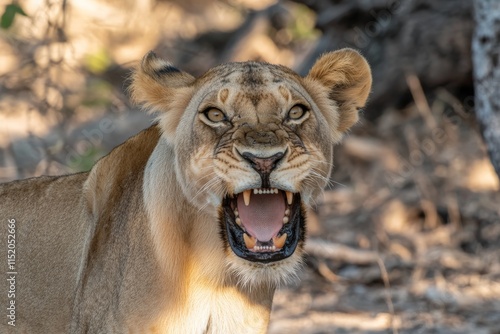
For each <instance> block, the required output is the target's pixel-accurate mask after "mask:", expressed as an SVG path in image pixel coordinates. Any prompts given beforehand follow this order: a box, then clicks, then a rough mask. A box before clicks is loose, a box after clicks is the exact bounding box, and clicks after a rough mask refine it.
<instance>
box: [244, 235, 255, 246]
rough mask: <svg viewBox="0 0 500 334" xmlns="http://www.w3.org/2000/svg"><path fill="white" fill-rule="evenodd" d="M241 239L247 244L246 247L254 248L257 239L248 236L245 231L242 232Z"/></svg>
mask: <svg viewBox="0 0 500 334" xmlns="http://www.w3.org/2000/svg"><path fill="white" fill-rule="evenodd" d="M243 240H244V241H245V246H247V248H248V249H252V248H254V247H255V244H256V243H257V239H255V238H254V237H251V236H249V235H248V234H246V233H243Z"/></svg>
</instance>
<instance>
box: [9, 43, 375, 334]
mask: <svg viewBox="0 0 500 334" xmlns="http://www.w3.org/2000/svg"><path fill="white" fill-rule="evenodd" d="M370 85H371V77H370V70H369V67H368V65H367V64H366V61H365V60H364V59H363V58H362V57H361V56H360V55H359V54H358V53H356V52H355V51H352V50H341V51H337V52H333V53H329V54H326V55H324V56H323V57H322V58H320V59H319V60H318V61H317V63H316V64H315V65H314V67H313V68H312V69H311V72H310V74H309V75H308V76H307V77H305V78H302V77H300V76H298V75H297V74H295V73H294V72H292V71H291V70H289V69H287V68H285V67H281V66H276V65H269V64H265V63H253V62H249V63H231V64H226V65H221V66H219V67H216V68H214V69H212V70H210V71H208V72H207V73H206V74H205V75H203V76H202V77H200V78H198V79H195V78H193V77H192V76H190V75H189V74H186V73H184V72H181V71H179V70H177V69H175V68H173V67H172V65H170V64H169V63H167V62H165V61H163V60H161V59H159V58H158V57H156V56H155V55H154V54H152V53H150V54H148V55H147V56H146V57H145V59H144V60H143V62H142V64H141V66H139V68H138V69H137V71H136V72H135V73H134V75H133V79H132V85H131V94H132V97H133V99H134V100H135V101H137V102H140V103H142V104H144V105H145V108H146V109H147V110H149V111H152V112H156V113H157V115H158V124H157V125H154V126H152V127H151V128H149V129H147V130H145V131H143V132H141V133H140V134H138V135H137V136H135V137H133V138H131V139H129V140H128V141H126V142H125V143H124V144H122V145H121V146H119V147H117V148H116V149H114V150H113V151H112V152H111V153H110V154H109V155H107V156H106V157H104V158H103V159H101V160H100V161H99V162H98V163H97V164H96V165H95V166H94V167H93V168H92V170H91V171H90V172H87V173H80V174H74V175H69V176H61V177H41V178H34V179H29V180H25V181H16V182H12V183H8V184H3V185H0V219H1V222H2V225H1V226H2V228H1V229H0V249H1V250H0V257H1V258H2V259H4V261H5V259H6V258H7V236H6V234H7V228H6V227H5V226H6V224H7V220H8V219H15V220H16V226H17V229H16V254H17V255H16V256H17V257H16V268H15V269H16V271H17V275H16V287H17V290H16V299H15V300H16V307H17V308H16V327H11V326H9V325H7V324H6V320H5V315H6V311H5V306H6V305H8V303H9V299H8V298H7V293H6V291H7V290H8V286H7V283H6V281H5V279H4V280H2V282H3V283H2V284H1V285H0V287H1V290H2V291H4V292H2V293H1V294H0V305H2V309H3V310H4V311H3V312H4V314H5V315H4V316H3V317H4V320H3V321H2V322H1V324H0V332H1V333H11V332H12V333H17V332H25V333H63V332H64V333H204V332H206V333H265V332H266V329H267V325H268V322H269V316H270V311H271V304H272V298H273V294H274V290H275V288H276V286H277V285H278V284H279V283H280V282H283V281H287V280H289V279H290V278H291V277H293V276H294V275H295V271H296V269H297V267H298V266H299V265H300V261H301V260H300V259H301V254H302V252H303V251H302V246H303V245H302V244H299V246H298V248H297V250H296V251H295V253H294V254H293V255H292V256H290V257H289V258H287V259H285V260H282V261H278V262H274V263H268V264H264V263H259V262H255V263H254V262H249V261H247V260H244V259H242V258H239V257H237V256H236V255H235V254H234V253H233V252H232V250H231V248H230V247H229V246H228V245H227V244H226V242H225V241H224V240H223V239H222V238H221V237H220V232H221V230H220V226H219V225H218V221H217V219H218V218H217V216H218V208H219V206H220V204H221V200H222V198H223V197H224V196H225V195H226V194H235V193H239V192H241V191H242V190H244V189H247V188H249V187H258V186H259V184H260V179H259V176H258V175H257V173H256V172H255V171H254V170H253V169H252V168H251V167H250V166H249V165H248V163H245V162H244V161H243V160H242V158H241V157H240V156H239V155H238V153H237V152H238V151H237V150H242V149H245V150H249V151H251V152H253V153H255V154H259V155H260V156H267V155H272V154H274V153H275V152H277V151H279V150H285V149H286V152H287V155H286V156H285V157H284V158H283V161H282V163H280V165H279V167H277V168H276V170H275V171H273V172H272V174H271V176H270V182H271V184H272V185H273V186H277V187H279V188H280V189H286V190H289V191H293V192H300V194H301V197H302V199H303V201H304V204H305V205H307V204H309V203H310V202H311V201H313V200H314V198H315V197H316V196H317V195H318V194H319V193H320V192H321V188H322V186H324V185H325V184H326V182H327V181H328V177H329V173H330V165H331V164H330V161H331V159H332V146H333V144H335V143H337V142H338V141H339V140H340V139H341V137H342V135H343V133H344V132H345V131H347V130H348V128H349V127H350V126H351V125H352V124H354V122H355V121H356V120H357V117H358V116H357V111H358V109H359V108H360V107H362V106H363V105H364V103H365V102H366V99H367V96H368V93H369V90H370ZM297 103H299V104H301V105H305V106H307V107H308V108H310V110H309V112H307V113H306V115H305V116H304V117H303V118H302V119H300V120H288V119H287V118H286V117H287V112H288V110H290V109H291V108H292V107H293V106H294V105H295V104H297ZM214 107H215V108H218V109H220V110H222V111H223V112H224V113H225V115H226V117H227V119H228V122H231V123H230V124H229V123H227V122H226V123H215V124H212V123H210V121H208V120H207V119H206V117H205V116H204V114H203V112H202V111H203V110H204V109H205V108H214ZM4 270H5V266H4Z"/></svg>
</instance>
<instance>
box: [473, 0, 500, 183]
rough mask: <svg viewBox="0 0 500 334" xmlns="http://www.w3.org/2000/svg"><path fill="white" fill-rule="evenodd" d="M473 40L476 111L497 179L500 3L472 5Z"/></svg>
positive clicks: (488, 0) (479, 1)
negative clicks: (473, 11) (473, 21)
mask: <svg viewBox="0 0 500 334" xmlns="http://www.w3.org/2000/svg"><path fill="white" fill-rule="evenodd" d="M474 10H475V15H474V19H475V21H476V30H475V33H474V36H473V40H472V54H473V57H472V59H473V65H474V85H475V86H474V87H475V96H476V97H475V111H476V116H477V119H478V122H479V124H480V127H481V132H482V135H483V138H484V141H485V142H486V145H487V147H488V153H489V155H490V159H491V162H492V163H493V167H494V168H495V171H496V173H497V175H498V176H499V177H500V1H498V0H475V1H474Z"/></svg>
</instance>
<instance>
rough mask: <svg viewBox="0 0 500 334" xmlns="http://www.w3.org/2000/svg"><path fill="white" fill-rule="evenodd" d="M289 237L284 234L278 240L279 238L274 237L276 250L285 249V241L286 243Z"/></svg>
mask: <svg viewBox="0 0 500 334" xmlns="http://www.w3.org/2000/svg"><path fill="white" fill-rule="evenodd" d="M287 236H288V235H287V234H286V233H283V234H282V235H281V237H279V238H277V237H274V238H273V242H274V246H275V247H276V248H283V246H284V245H285V241H286V237H287Z"/></svg>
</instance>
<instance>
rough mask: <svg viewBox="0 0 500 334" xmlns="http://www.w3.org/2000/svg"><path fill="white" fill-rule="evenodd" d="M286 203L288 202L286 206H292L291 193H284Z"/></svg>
mask: <svg viewBox="0 0 500 334" xmlns="http://www.w3.org/2000/svg"><path fill="white" fill-rule="evenodd" d="M286 201H287V202H288V205H292V201H293V193H292V192H290V191H287V192H286Z"/></svg>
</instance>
